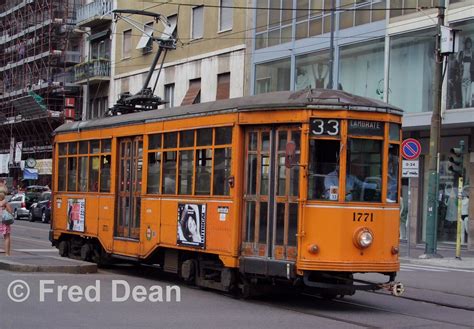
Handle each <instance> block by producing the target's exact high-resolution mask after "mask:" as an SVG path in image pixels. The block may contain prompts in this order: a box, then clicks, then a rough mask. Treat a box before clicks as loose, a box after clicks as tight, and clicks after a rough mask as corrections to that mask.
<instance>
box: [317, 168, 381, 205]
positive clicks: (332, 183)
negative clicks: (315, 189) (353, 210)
mask: <svg viewBox="0 0 474 329" xmlns="http://www.w3.org/2000/svg"><path fill="white" fill-rule="evenodd" d="M334 187H339V165H337V166H336V168H335V169H334V170H333V171H331V172H330V173H329V174H327V175H326V177H325V178H324V188H325V191H326V199H327V200H332V198H331V190H332V189H334ZM376 189H377V184H376V183H369V182H363V181H361V180H360V179H359V178H357V176H354V175H351V174H349V175H347V177H346V201H357V200H354V194H356V193H354V192H355V191H359V193H357V195H361V193H360V191H362V190H364V191H365V190H376ZM361 201H364V200H361Z"/></svg>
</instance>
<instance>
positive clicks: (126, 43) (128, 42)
mask: <svg viewBox="0 0 474 329" xmlns="http://www.w3.org/2000/svg"><path fill="white" fill-rule="evenodd" d="M131 54H132V30H127V31H123V39H122V58H129V57H130V56H131Z"/></svg>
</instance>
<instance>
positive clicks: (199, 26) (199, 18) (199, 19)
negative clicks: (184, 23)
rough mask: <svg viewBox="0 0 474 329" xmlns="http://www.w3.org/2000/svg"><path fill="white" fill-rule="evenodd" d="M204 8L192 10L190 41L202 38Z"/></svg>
mask: <svg viewBox="0 0 474 329" xmlns="http://www.w3.org/2000/svg"><path fill="white" fill-rule="evenodd" d="M203 18H204V6H199V7H194V8H193V16H192V19H193V22H192V24H193V25H192V30H191V38H192V39H199V38H202V36H203V30H204V28H203V27H204V20H203Z"/></svg>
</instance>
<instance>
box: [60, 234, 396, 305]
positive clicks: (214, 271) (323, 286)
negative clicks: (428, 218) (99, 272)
mask: <svg viewBox="0 0 474 329" xmlns="http://www.w3.org/2000/svg"><path fill="white" fill-rule="evenodd" d="M52 241H53V245H54V246H56V247H57V248H58V250H59V254H60V256H62V257H69V258H73V259H80V260H83V261H92V262H94V263H97V264H98V265H108V264H113V263H118V262H123V261H126V262H131V263H136V264H145V265H155V266H156V265H157V266H158V268H159V269H160V270H162V271H163V272H167V273H173V274H176V275H177V276H178V277H179V278H180V279H182V280H183V281H184V282H186V283H188V284H194V285H196V286H198V287H202V288H206V289H213V290H218V291H222V292H226V293H232V294H236V295H238V296H241V297H244V298H250V297H253V296H258V295H263V294H268V293H274V292H283V291H285V292H292V293H309V294H317V295H319V296H321V297H322V298H324V299H334V298H337V297H339V298H342V297H344V296H351V295H353V294H355V292H356V291H358V290H362V291H376V290H380V289H384V290H387V291H390V293H391V294H392V295H394V296H400V295H402V294H403V292H404V286H403V284H402V283H401V282H396V281H395V277H396V272H388V273H379V274H383V275H386V276H388V277H389V280H388V281H387V282H384V283H380V282H369V281H365V280H361V279H356V278H354V274H355V273H352V272H331V271H304V274H303V276H299V275H296V272H295V267H294V263H293V264H290V263H287V262H273V263H280V264H279V266H278V265H277V266H273V272H272V271H270V272H269V271H268V268H269V266H268V263H272V262H267V264H266V265H263V267H262V263H261V262H256V261H255V260H254V261H253V262H251V264H253V265H251V266H249V261H248V259H245V257H243V259H242V261H241V266H240V268H229V267H225V266H224V265H223V263H222V262H221V261H220V260H219V257H218V255H211V254H200V253H195V252H188V251H183V250H176V249H168V248H165V249H164V248H161V249H157V250H156V251H155V252H154V253H153V254H152V255H151V256H150V257H149V258H147V259H136V258H133V257H126V256H120V255H115V254H110V253H107V252H106V251H105V249H104V248H103V247H102V245H101V244H100V242H99V241H98V239H95V238H89V237H80V236H77V235H67V236H62V237H61V239H60V240H59V241H58V240H56V241H54V240H52ZM259 263H260V268H259V267H258V266H257V264H259ZM242 264H246V265H242ZM278 267H280V268H283V269H284V270H281V269H280V272H278V271H279V270H278Z"/></svg>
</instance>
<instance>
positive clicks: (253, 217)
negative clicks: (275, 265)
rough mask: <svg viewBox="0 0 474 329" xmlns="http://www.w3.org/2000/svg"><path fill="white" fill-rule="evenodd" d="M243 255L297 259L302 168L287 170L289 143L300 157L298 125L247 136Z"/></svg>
mask: <svg viewBox="0 0 474 329" xmlns="http://www.w3.org/2000/svg"><path fill="white" fill-rule="evenodd" d="M245 140H246V142H245V152H246V157H245V158H246V163H245V187H244V218H243V221H242V222H243V226H244V227H243V235H242V237H243V239H242V240H243V242H242V254H243V255H244V256H259V257H265V258H271V259H275V260H295V259H296V233H297V225H298V224H297V223H298V196H299V167H298V166H294V167H293V168H291V169H288V168H286V167H285V149H286V144H287V142H288V141H294V142H295V144H296V157H297V160H299V156H300V140H301V133H300V129H299V127H297V126H291V127H261V128H249V129H248V130H247V131H246V136H245Z"/></svg>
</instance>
